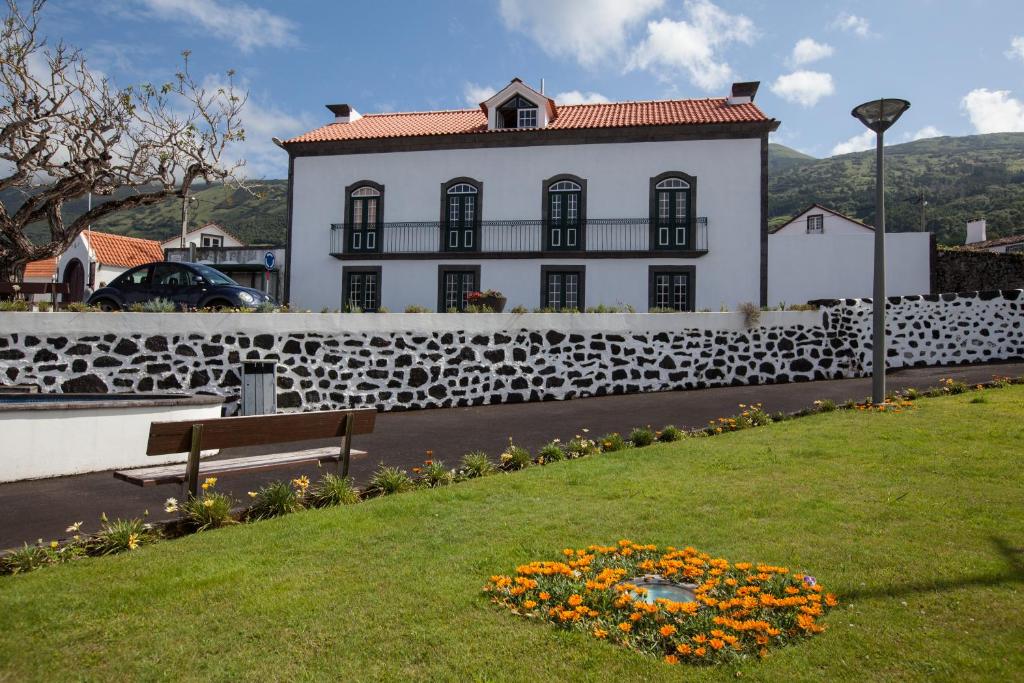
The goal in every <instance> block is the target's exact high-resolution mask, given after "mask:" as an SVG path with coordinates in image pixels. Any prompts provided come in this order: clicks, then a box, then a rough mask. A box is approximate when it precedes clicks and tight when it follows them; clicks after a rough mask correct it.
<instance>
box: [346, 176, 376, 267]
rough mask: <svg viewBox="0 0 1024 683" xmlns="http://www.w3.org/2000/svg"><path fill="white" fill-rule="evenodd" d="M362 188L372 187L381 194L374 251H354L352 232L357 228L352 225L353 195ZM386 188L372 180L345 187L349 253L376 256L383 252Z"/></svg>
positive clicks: (359, 181)
mask: <svg viewBox="0 0 1024 683" xmlns="http://www.w3.org/2000/svg"><path fill="white" fill-rule="evenodd" d="M361 187H370V188H373V189H374V190H377V192H379V193H380V196H379V197H377V221H376V222H377V240H376V245H375V248H374V249H359V250H353V249H352V230H353V229H354V228H355V226H354V225H353V223H352V193H353V192H355V191H356V190H358V189H359V188H361ZM384 194H385V193H384V186H383V185H381V184H380V183H377V182H374V181H372V180H357V181H356V182H354V183H352V184H351V185H346V186H345V244H344V245H343V246H344V249H345V251H346V252H349V253H356V254H362V253H367V254H375V253H379V252H380V251H381V242H382V241H383V237H384V234H383V233H384V231H383V227H384Z"/></svg>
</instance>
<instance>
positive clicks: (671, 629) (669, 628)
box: [659, 624, 676, 638]
mask: <svg viewBox="0 0 1024 683" xmlns="http://www.w3.org/2000/svg"><path fill="white" fill-rule="evenodd" d="M659 632H660V633H661V635H663V636H665V637H666V638H668V637H669V636H670V635H672V634H673V633H675V632H676V627H675V626H673V625H672V624H665V625H664V626H662V627H661V629H660V630H659Z"/></svg>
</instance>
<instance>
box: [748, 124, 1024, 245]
mask: <svg viewBox="0 0 1024 683" xmlns="http://www.w3.org/2000/svg"><path fill="white" fill-rule="evenodd" d="M795 155H800V153H799V152H795V154H794V150H790V149H788V148H786V147H783V146H782V145H774V144H773V145H770V146H769V174H770V175H769V183H768V188H769V192H768V215H769V217H770V224H771V226H772V227H775V226H777V225H780V224H782V223H784V222H785V220H786V219H787V218H789V217H791V216H793V215H795V214H796V213H798V212H799V211H801V210H802V209H804V208H806V207H807V205H809V204H811V203H812V202H817V203H819V204H823V205H825V206H828V207H829V208H833V209H836V210H837V211H841V212H843V213H845V214H848V215H850V216H854V217H856V218H859V219H861V220H863V221H864V222H866V223H868V224H872V223H873V222H874V220H875V215H874V209H875V152H874V150H870V151H867V152H857V153H854V154H844V155H842V156H835V157H829V158H827V159H810V160H808V159H803V158H799V159H798V158H796V156H795ZM800 156H801V157H802V156H803V155H800ZM885 163H886V179H885V180H886V200H885V201H886V227H887V228H888V229H889V230H890V231H894V232H904V231H913V230H920V227H921V199H922V197H923V198H924V200H925V201H926V202H927V206H925V219H926V224H927V229H928V230H929V231H930V232H934V233H935V234H936V236H937V238H938V241H939V243H942V244H953V245H956V244H963V242H964V237H965V232H966V228H965V226H966V224H967V221H968V220H970V219H972V218H985V219H986V220H987V222H988V236H989V237H990V238H993V237H1001V236H1003V235H1010V234H1014V233H1017V232H1024V133H994V134H991V135H969V136H965V137H940V138H930V139H927V140H917V141H916V142H907V143H904V144H901V145H893V146H891V147H886V148H885Z"/></svg>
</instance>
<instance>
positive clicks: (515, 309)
mask: <svg viewBox="0 0 1024 683" xmlns="http://www.w3.org/2000/svg"><path fill="white" fill-rule="evenodd" d="M529 312H530V309H528V308H527V307H526V306H523V305H522V304H516V305H515V306H513V307H512V308H511V309H510V310H509V313H529Z"/></svg>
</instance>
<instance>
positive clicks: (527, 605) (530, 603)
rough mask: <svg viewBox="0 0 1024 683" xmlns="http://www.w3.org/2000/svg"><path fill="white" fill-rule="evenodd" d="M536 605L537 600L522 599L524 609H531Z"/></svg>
mask: <svg viewBox="0 0 1024 683" xmlns="http://www.w3.org/2000/svg"><path fill="white" fill-rule="evenodd" d="M536 606H537V602H536V601H535V600H523V607H525V608H526V609H533V608H534V607H536Z"/></svg>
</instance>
